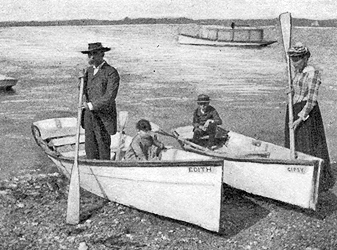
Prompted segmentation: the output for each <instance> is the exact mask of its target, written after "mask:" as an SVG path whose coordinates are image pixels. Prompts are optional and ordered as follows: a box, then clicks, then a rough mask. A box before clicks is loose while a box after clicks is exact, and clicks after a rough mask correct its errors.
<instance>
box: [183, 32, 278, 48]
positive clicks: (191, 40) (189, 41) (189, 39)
mask: <svg viewBox="0 0 337 250" xmlns="http://www.w3.org/2000/svg"><path fill="white" fill-rule="evenodd" d="M178 42H179V43H180V44H184V45H198V46H216V47H246V48H259V47H266V46H268V45H270V44H273V43H275V42H276V41H251V42H250V41H218V40H210V39H206V38H199V37H193V36H188V35H182V34H179V35H178Z"/></svg>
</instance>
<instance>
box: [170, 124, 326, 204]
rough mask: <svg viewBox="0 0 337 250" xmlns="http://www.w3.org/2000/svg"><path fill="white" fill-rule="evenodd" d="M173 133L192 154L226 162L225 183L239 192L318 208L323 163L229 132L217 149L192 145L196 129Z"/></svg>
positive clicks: (181, 128)
mask: <svg viewBox="0 0 337 250" xmlns="http://www.w3.org/2000/svg"><path fill="white" fill-rule="evenodd" d="M173 134H175V135H176V136H178V138H180V143H181V146H182V147H183V148H184V149H185V150H187V151H191V152H196V153H199V154H202V155H208V156H213V157H218V158H220V159H223V162H224V175H223V182H224V183H226V184H228V185H230V186H232V187H234V188H237V189H240V190H243V191H246V192H248V193H252V194H255V195H260V196H263V197H267V198H271V199H275V200H278V201H282V202H285V203H289V204H293V205H296V206H300V207H303V208H311V209H314V210H315V209H316V204H317V199H318V187H319V176H320V170H321V166H322V163H323V160H322V159H320V158H316V157H313V156H310V155H307V154H303V153H300V152H297V155H298V157H297V159H290V150H289V149H287V148H285V147H281V146H278V145H275V144H273V143H269V142H264V141H260V140H256V139H254V138H250V137H248V136H245V135H242V134H238V133H235V132H232V131H230V132H229V133H228V139H227V141H226V142H224V144H223V145H219V147H218V148H216V149H214V150H209V149H207V148H205V147H202V146H199V145H196V144H194V143H191V139H192V138H193V127H192V126H185V127H179V128H177V129H175V130H174V131H173Z"/></svg>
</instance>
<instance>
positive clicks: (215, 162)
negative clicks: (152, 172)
mask: <svg viewBox="0 0 337 250" xmlns="http://www.w3.org/2000/svg"><path fill="white" fill-rule="evenodd" d="M34 128H36V129H39V128H38V127H37V126H36V125H32V133H33V136H34V139H35V142H36V143H37V145H38V146H39V147H40V148H41V149H42V150H43V152H45V153H46V154H47V155H48V156H49V157H51V158H54V159H55V160H59V161H64V162H74V158H73V157H67V156H63V155H61V153H59V152H57V151H56V150H53V149H51V148H50V147H49V146H48V143H47V141H46V139H42V138H41V137H40V136H38V135H37V134H36V133H35V132H36V131H34ZM38 131H39V130H38ZM79 163H80V164H85V165H88V166H90V167H186V166H190V167H194V166H201V165H202V166H205V167H209V166H222V165H223V161H222V160H221V159H217V158H214V159H207V160H189V161H183V160H179V161H174V160H172V161H169V160H157V161H113V160H94V159H79Z"/></svg>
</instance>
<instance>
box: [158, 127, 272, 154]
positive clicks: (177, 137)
mask: <svg viewBox="0 0 337 250" xmlns="http://www.w3.org/2000/svg"><path fill="white" fill-rule="evenodd" d="M151 127H152V131H153V132H155V133H158V134H162V135H166V136H170V137H173V138H175V139H176V140H178V141H180V142H182V143H184V144H186V145H189V146H190V147H192V148H196V149H199V150H201V151H203V152H207V153H209V154H210V155H212V156H216V157H224V156H228V157H250V156H260V157H269V155H270V153H269V152H266V151H245V152H240V154H237V155H233V154H228V153H226V152H221V153H220V152H215V151H213V150H210V149H208V148H206V147H203V146H200V145H198V144H195V143H193V142H191V141H189V140H186V139H184V138H182V137H181V136H180V135H179V134H178V133H177V132H176V131H174V132H173V133H172V134H170V133H168V132H166V131H164V130H163V129H161V128H160V127H159V126H158V125H157V124H155V123H152V122H151Z"/></svg>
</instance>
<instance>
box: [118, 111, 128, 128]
mask: <svg viewBox="0 0 337 250" xmlns="http://www.w3.org/2000/svg"><path fill="white" fill-rule="evenodd" d="M128 118H129V112H128V111H120V112H119V130H120V131H121V132H122V131H123V130H124V128H125V126H126V123H127V121H128Z"/></svg>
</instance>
